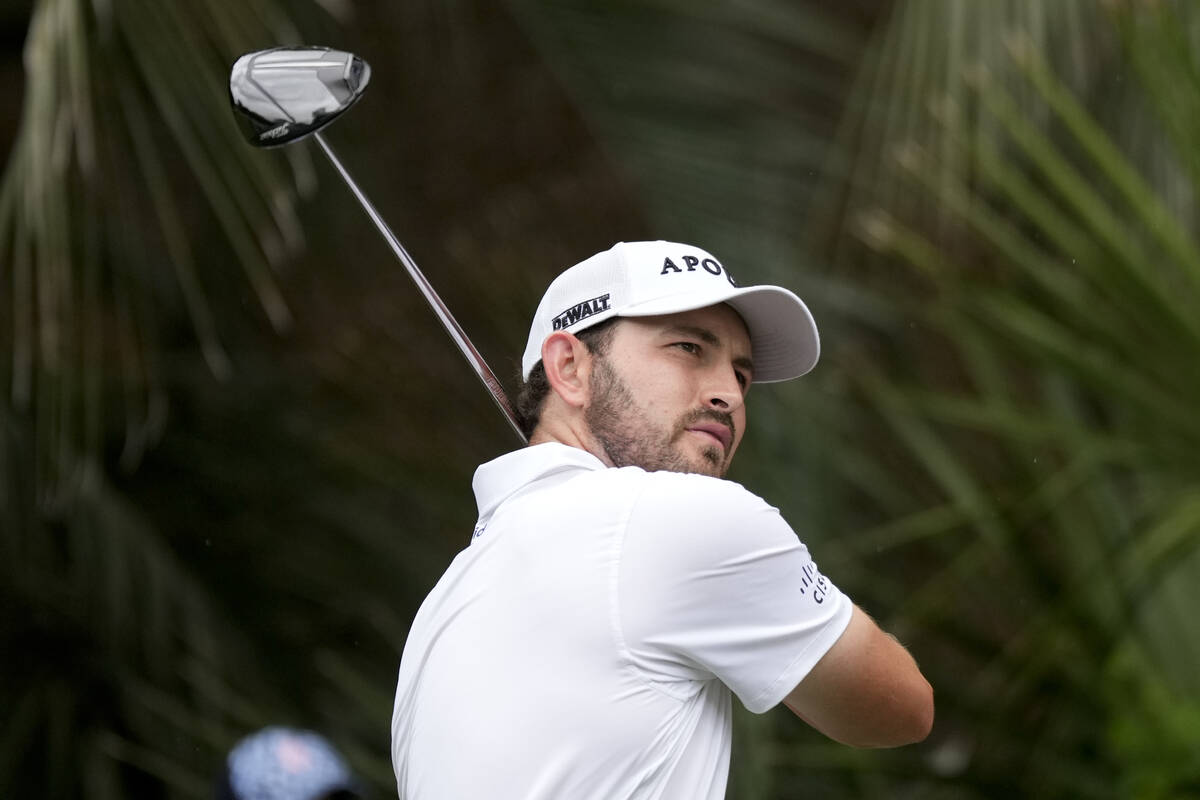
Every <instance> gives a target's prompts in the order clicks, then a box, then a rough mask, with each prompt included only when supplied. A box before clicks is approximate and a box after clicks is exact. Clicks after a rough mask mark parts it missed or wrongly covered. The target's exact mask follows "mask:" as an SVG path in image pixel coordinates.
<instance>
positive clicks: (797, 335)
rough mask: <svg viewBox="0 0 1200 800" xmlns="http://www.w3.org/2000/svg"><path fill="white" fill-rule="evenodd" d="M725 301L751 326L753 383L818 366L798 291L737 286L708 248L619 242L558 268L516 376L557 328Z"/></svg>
mask: <svg viewBox="0 0 1200 800" xmlns="http://www.w3.org/2000/svg"><path fill="white" fill-rule="evenodd" d="M718 303H726V304H727V305H729V306H731V307H732V308H733V310H734V311H736V312H738V314H740V315H741V317H742V320H743V321H744V322H745V323H746V328H747V330H748V331H749V332H750V352H751V357H752V358H753V359H754V382H755V383H771V382H773V381H786V380H788V379H790V378H797V377H799V376H801V375H803V374H804V373H806V372H808V371H809V370H811V369H812V368H813V367H814V366H816V363H817V358H818V357H819V356H820V354H821V340H820V337H819V336H818V335H817V325H816V323H815V322H813V318H812V314H810V313H809V311H808V307H807V306H805V305H804V301H802V300H801V299H800V298H799V297H797V296H796V295H794V294H792V293H791V292H789V291H788V290H787V289H782V288H780V287H778V286H748V287H746V288H744V289H740V288H738V285H737V283H736V282H735V281H734V279H733V276H732V275H730V274H729V271H728V270H726V269H725V267H724V266H723V265H722V264H721V262H719V261H717V259H716V258H714V257H713V255H712V254H711V253H708V252H705V251H704V250H701V249H700V248H699V247H693V246H691V245H687V244H677V243H675V242H662V241H658V242H618V243H617V244H615V245H613V246H612V248H611V249H609V250H605V251H604V252H603V253H597V254H596V255H594V256H592V257H591V258H589V259H587V260H586V261H581V262H580V263H578V264H576V265H575V266H573V267H571V268H570V269H568V270H566V271H565V272H563V273H562V274H561V275H559V276H558V277H557V278H555V279H554V281H553V282H552V283H551V284H550V287H549V288H548V289H546V294H545V295H544V296H543V297H542V302H541V303H540V304H539V305H538V309H537V313H535V314H534V316H533V326H532V327H531V328H530V329H529V341H528V342H527V343H526V345H525V356H524V357H523V358H522V359H521V375H522V376H523V377H524V378H526V379H528V378H529V373H530V371H531V370H532V369H533V368H534V366H536V365H537V363H538V362H539V361H541V359H542V343H543V342H544V341H546V337H547V336H549V335H550V334H552V333H554V332H555V331H557V330H565V331H569V332H571V333H579V332H580V331H583V330H586V329H587V328H590V327H592V326H593V325H596V324H598V323H601V322H603V321H604V320H606V319H609V318H610V317H650V316H655V315H658V314H675V313H678V312H681V311H692V310H694V309H697V308H705V307H707V306H713V305H717V304H718Z"/></svg>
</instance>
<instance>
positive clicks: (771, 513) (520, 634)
mask: <svg viewBox="0 0 1200 800" xmlns="http://www.w3.org/2000/svg"><path fill="white" fill-rule="evenodd" d="M818 353H819V340H818V337H817V329H816V326H815V324H814V323H813V321H812V317H811V316H810V315H809V312H808V309H807V308H806V307H805V306H804V303H803V302H801V300H800V299H799V298H798V297H796V296H795V295H794V294H792V293H791V292H789V291H787V290H785V289H781V288H778V287H774V286H758V287H749V288H744V289H741V288H738V287H737V285H736V283H735V282H734V280H733V278H732V276H730V274H729V272H728V271H727V270H726V269H725V267H724V266H723V265H722V264H721V263H720V262H719V261H717V259H716V258H714V257H713V256H712V255H711V254H709V253H707V252H705V251H703V250H700V249H699V248H696V247H691V246H688V245H683V244H675V243H671V242H635V243H621V244H618V245H616V246H614V247H613V248H612V249H611V250H608V251H605V252H603V253H600V254H598V255H595V256H593V257H592V258H589V259H587V260H586V261H584V262H582V263H580V264H577V265H576V266H574V267H572V268H571V269H569V270H567V271H566V272H564V273H563V274H562V275H560V276H559V277H558V278H557V279H555V281H554V282H553V283H552V284H551V285H550V287H549V289H548V290H547V291H546V294H545V297H543V299H542V302H541V304H540V306H539V307H538V310H537V313H536V315H535V316H534V321H533V326H532V329H531V331H530V335H529V341H528V344H527V346H526V350H525V355H524V358H523V360H522V371H523V375H524V378H525V386H524V388H523V391H522V395H521V398H520V400H519V401H518V414H519V416H520V417H521V418H522V421H523V425H524V426H525V428H526V432H527V433H528V434H529V436H530V446H529V447H528V448H525V449H523V450H519V451H516V452H513V453H509V454H507V455H504V456H501V457H500V458H498V459H496V460H494V461H492V462H490V463H488V464H484V465H483V466H481V467H480V468H479V470H478V471H477V472H476V474H475V480H474V490H475V495H476V498H477V500H478V503H479V521H478V523H477V525H476V526H475V533H474V536H473V537H472V541H471V544H470V546H469V547H467V548H466V549H465V550H464V551H463V552H462V553H460V554H459V555H458V556H457V558H455V560H454V562H453V564H451V566H450V568H449V569H448V570H447V571H446V574H445V575H444V576H443V577H442V579H441V581H440V582H439V583H438V585H437V586H436V587H435V588H434V590H433V591H432V592H431V593H430V595H429V597H428V598H427V599H426V601H425V603H424V604H423V605H422V607H421V610H420V612H419V613H418V614H417V617H416V619H415V620H414V622H413V626H412V630H411V632H410V633H409V638H408V642H407V644H406V645H405V648H404V655H403V657H402V660H401V665H400V676H399V684H398V687H397V691H396V703H395V708H394V711H393V716H392V759H393V764H394V767H395V770H396V778H397V782H398V786H399V790H400V796H401V798H405V799H406V800H451V799H452V798H467V797H488V798H513V799H514V800H515V798H523V799H524V800H529V799H530V798H571V800H580V799H581V798H583V799H585V800H586V799H588V798H595V799H596V800H600V799H601V798H603V799H604V800H615V799H616V798H663V799H664V800H671V799H673V798H678V799H679V800H684V799H686V800H695V798H713V799H715V798H720V797H723V796H724V793H725V784H726V779H727V776H728V767H729V751H730V738H731V724H730V720H731V694H736V695H737V696H738V698H739V700H740V701H741V702H742V703H743V704H744V705H745V706H746V708H748V709H749V710H750V711H752V712H756V713H762V712H764V711H766V710H767V709H769V708H772V707H774V706H776V705H778V704H779V703H781V702H782V703H784V704H786V705H787V706H788V707H789V708H790V709H791V710H792V711H793V712H794V713H796V714H797V715H799V716H800V717H802V718H803V719H804V720H805V721H806V722H808V723H809V724H810V725H812V726H813V727H815V728H816V729H817V730H819V731H821V732H822V733H824V734H826V735H827V736H830V737H832V738H833V739H836V740H838V741H840V742H844V743H846V744H850V745H856V746H885V747H886V746H895V745H901V744H906V743H910V742H914V741H919V740H921V739H923V738H924V737H925V736H926V735H927V734H928V732H929V729H930V726H931V725H932V720H933V698H932V690H931V689H930V687H929V684H928V683H927V682H926V681H925V679H924V678H923V677H922V675H921V673H920V671H919V669H918V668H917V666H916V664H915V663H914V661H913V659H912V658H911V657H910V656H909V654H908V653H907V651H905V649H904V648H903V647H902V646H901V645H900V644H899V643H898V642H896V640H895V639H893V638H892V637H890V636H889V635H887V634H885V633H884V632H882V631H881V630H880V629H879V628H878V627H877V626H876V625H875V623H874V622H872V621H871V619H870V618H869V617H868V616H867V615H866V614H864V613H863V612H862V611H861V610H859V609H858V608H857V607H856V606H854V605H853V604H852V603H851V602H850V600H849V599H848V598H847V597H846V596H845V595H843V594H842V593H841V592H840V591H839V590H838V589H837V587H836V586H835V585H834V584H833V583H832V582H831V581H829V580H828V579H827V578H825V577H824V576H822V575H821V574H820V573H819V572H818V571H817V567H816V565H815V564H814V563H813V561H812V559H811V558H810V557H809V553H808V550H807V548H806V547H805V546H804V545H803V544H802V543H801V542H800V541H799V539H798V538H797V536H796V534H795V533H793V532H792V530H791V529H790V528H789V527H788V525H787V523H785V522H784V521H783V519H782V518H781V517H780V516H779V513H778V512H777V511H776V510H775V509H774V508H772V507H771V506H769V505H767V503H766V502H764V501H763V500H761V499H760V498H758V497H756V496H755V495H753V494H751V493H750V492H748V491H746V490H745V489H744V488H742V487H741V486H739V485H738V484H736V483H732V482H730V481H726V480H723V479H722V477H721V476H723V475H724V474H725V472H726V470H727V469H728V468H729V464H730V461H731V460H732V459H733V456H734V453H735V452H736V451H737V449H738V445H739V443H740V442H741V440H742V435H743V434H744V432H745V429H746V407H745V396H746V391H747V389H748V388H749V387H750V385H751V384H752V383H766V382H772V381H780V380H787V379H789V378H793V377H797V376H799V375H802V374H804V373H806V372H808V371H809V370H810V369H812V367H813V366H814V365H815V364H816V361H817V356H818Z"/></svg>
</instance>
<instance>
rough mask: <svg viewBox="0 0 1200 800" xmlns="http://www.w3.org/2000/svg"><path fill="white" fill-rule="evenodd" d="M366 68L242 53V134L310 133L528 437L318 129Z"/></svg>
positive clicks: (237, 99)
mask: <svg viewBox="0 0 1200 800" xmlns="http://www.w3.org/2000/svg"><path fill="white" fill-rule="evenodd" d="M370 79H371V68H370V67H369V66H368V65H367V62H365V61H363V60H362V59H361V58H359V57H358V56H356V55H354V54H352V53H346V52H342V51H339V50H331V49H329V48H328V47H277V48H272V49H270V50H260V51H257V52H254V53H247V54H246V55H244V56H242V57H241V58H239V59H238V60H237V61H236V62H234V65H233V69H232V70H231V71H230V74H229V97H230V100H231V102H232V103H233V108H234V110H235V111H236V112H237V113H236V115H235V116H236V117H237V119H238V122H239V123H240V128H241V130H242V133H243V134H244V135H245V137H246V139H247V141H249V142H250V144H252V145H254V146H255V147H279V146H281V145H285V144H289V143H291V142H294V141H297V140H299V139H303V138H304V137H306V136H309V135H311V136H312V137H313V138H314V139H316V140H317V144H318V145H320V146H321V150H323V151H324V153H325V155H326V156H327V157H328V158H329V161H330V162H331V163H332V164H333V166H334V168H335V169H336V170H337V172H338V174H339V175H341V176H342V180H344V181H345V182H346V185H347V186H349V187H350V191H351V192H353V194H354V196H355V197H356V198H358V202H359V203H360V204H361V205H362V207H363V210H364V211H366V212H367V216H368V217H370V218H371V221H372V222H374V223H375V227H376V228H378V229H379V232H380V233H381V234H383V238H384V239H385V240H386V241H387V243H388V245H389V246H390V247H391V248H392V252H393V253H395V254H396V258H398V259H400V263H402V264H403V265H404V268H405V269H406V270H407V271H408V274H409V277H411V278H412V279H413V282H414V283H415V284H416V285H417V288H418V289H420V290H421V294H422V295H424V297H425V300H426V302H428V303H429V307H430V308H432V309H433V311H434V313H435V314H437V316H438V319H440V320H441V321H442V325H443V326H444V327H445V328H446V332H447V333H449V334H450V338H451V339H453V340H454V343H455V344H456V345H458V349H459V351H461V352H462V354H463V356H465V357H466V359H467V361H468V362H469V363H470V364H471V366H472V367H474V368H475V373H476V374H477V375H478V376H479V379H480V380H481V381H483V385H484V386H486V387H487V389H488V391H489V392H490V393H491V395H492V399H493V400H495V401H496V405H497V406H499V407H500V410H501V411H502V412H504V416H505V417H506V418H507V419H508V422H509V424H510V425H512V429H513V430H514V431H515V432H516V434H517V436H519V437H520V438H521V441H522V442H525V441H526V439H525V434H524V433H522V432H521V426H520V425H518V424H517V415H516V413H515V412H514V411H513V407H512V405H511V404H510V403H509V401H508V398H507V397H506V396H505V394H504V388H503V387H502V386H501V385H500V381H499V380H497V379H496V375H495V373H494V372H492V370H491V369H490V368H489V367H488V365H487V363H486V362H485V361H484V360H483V356H482V355H480V354H479V351H478V350H476V349H475V346H474V345H472V344H471V340H470V339H468V338H467V335H466V333H464V332H463V329H462V327H461V326H460V325H459V324H458V322H457V320H455V319H454V316H453V315H452V314H451V313H450V310H449V309H448V308H446V304H445V303H443V302H442V299H441V298H440V297H438V294H437V292H435V291H434V290H433V287H432V286H431V285H430V283H429V281H428V280H426V278H425V275H424V274H423V273H422V272H421V270H420V269H419V268H418V267H417V264H416V262H415V261H413V259H412V257H411V256H409V254H408V252H407V251H406V250H405V249H404V245H402V244H401V243H400V240H399V239H398V238H396V234H394V233H392V230H391V228H389V227H388V226H387V223H385V222H384V221H383V218H382V217H380V216H379V213H378V212H377V211H376V210H375V207H374V206H373V205H371V201H370V200H368V199H367V196H366V195H365V194H363V192H362V190H361V189H359V188H358V184H356V183H355V182H354V179H353V178H351V177H350V173H349V172H347V171H346V168H345V167H344V166H342V162H341V161H340V160H338V157H337V156H336V155H334V152H333V149H332V148H331V147H330V146H329V144H328V143H327V142H326V141H325V138H324V137H323V136H321V133H320V131H321V129H322V128H324V127H325V126H326V125H328V124H329V123H331V122H333V121H334V120H335V119H337V118H338V117H339V116H341V115H342V113H343V112H345V111H346V109H348V108H350V106H352V105H354V103H355V102H357V101H358V99H359V98H360V97H362V94H363V92H364V91H365V90H366V88H367V82H368V81H369V80H370Z"/></svg>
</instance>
